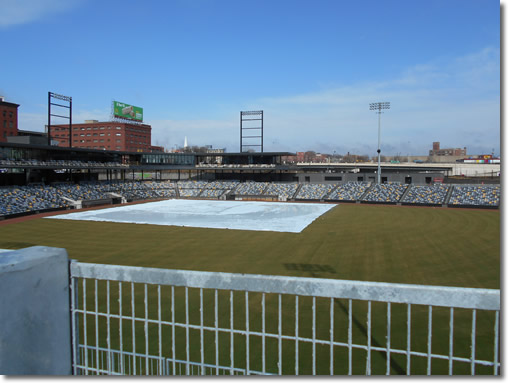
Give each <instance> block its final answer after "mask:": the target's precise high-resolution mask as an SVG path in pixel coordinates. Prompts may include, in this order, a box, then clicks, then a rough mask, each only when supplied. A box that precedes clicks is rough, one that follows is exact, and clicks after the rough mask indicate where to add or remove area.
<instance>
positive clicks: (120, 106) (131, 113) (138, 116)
mask: <svg viewBox="0 0 508 383" xmlns="http://www.w3.org/2000/svg"><path fill="white" fill-rule="evenodd" d="M113 110H114V112H113V114H114V116H115V117H119V118H126V119H128V120H134V121H140V122H143V108H139V107H137V106H133V105H129V104H125V103H123V102H118V101H113Z"/></svg>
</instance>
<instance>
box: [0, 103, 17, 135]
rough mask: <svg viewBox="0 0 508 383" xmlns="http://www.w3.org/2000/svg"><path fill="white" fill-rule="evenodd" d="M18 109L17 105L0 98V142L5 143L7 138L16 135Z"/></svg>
mask: <svg viewBox="0 0 508 383" xmlns="http://www.w3.org/2000/svg"><path fill="white" fill-rule="evenodd" d="M18 107H19V105H18V104H13V103H12V102H6V101H4V98H3V97H0V142H7V137H8V136H17V135H18Z"/></svg>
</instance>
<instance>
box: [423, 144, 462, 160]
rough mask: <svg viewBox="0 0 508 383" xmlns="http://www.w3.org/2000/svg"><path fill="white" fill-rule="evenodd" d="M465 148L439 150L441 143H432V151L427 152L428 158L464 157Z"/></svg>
mask: <svg viewBox="0 0 508 383" xmlns="http://www.w3.org/2000/svg"><path fill="white" fill-rule="evenodd" d="M466 151H467V150H466V148H464V149H461V148H448V149H441V143H439V142H433V143H432V150H429V156H458V157H461V156H465V155H466Z"/></svg>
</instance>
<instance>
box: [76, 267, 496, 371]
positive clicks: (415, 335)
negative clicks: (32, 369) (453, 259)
mask: <svg viewBox="0 0 508 383" xmlns="http://www.w3.org/2000/svg"><path fill="white" fill-rule="evenodd" d="M70 270H71V288H72V297H71V306H72V307H71V313H72V325H73V329H72V330H73V331H72V340H73V345H74V346H73V373H74V374H87V375H88V374H110V375H115V374H121V375H124V374H128V375H205V374H206V375H221V374H228V375H229V374H231V375H236V374H241V375H244V374H246V375H251V374H283V375H311V374H312V375H348V374H349V375H351V374H353V375H357V374H361V375H385V374H386V375H391V374H404V375H406V374H407V375H420V374H422V375H425V374H427V375H430V374H439V375H443V374H454V375H455V374H461V375H462V374H467V375H477V374H489V375H498V374H499V373H500V359H499V349H500V344H499V339H500V335H499V310H500V292H499V290H490V289H471V288H456V287H438V286H421V285H403V284H389V283H377V282H359V281H345V280H331V279H320V278H297V277H283V276H264V275H249V274H229V273H212V272H198V271H186V270H164V269H153V268H142V267H127V266H115V265H98V264H87V263H78V262H71V267H70Z"/></svg>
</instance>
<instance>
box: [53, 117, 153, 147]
mask: <svg viewBox="0 0 508 383" xmlns="http://www.w3.org/2000/svg"><path fill="white" fill-rule="evenodd" d="M51 138H52V139H54V140H57V141H59V146H63V147H69V125H52V126H51ZM151 139H152V127H151V126H150V125H135V124H129V123H119V122H96V123H84V124H72V147H75V148H90V149H106V150H121V151H132V152H137V151H143V152H148V151H150V148H151Z"/></svg>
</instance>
